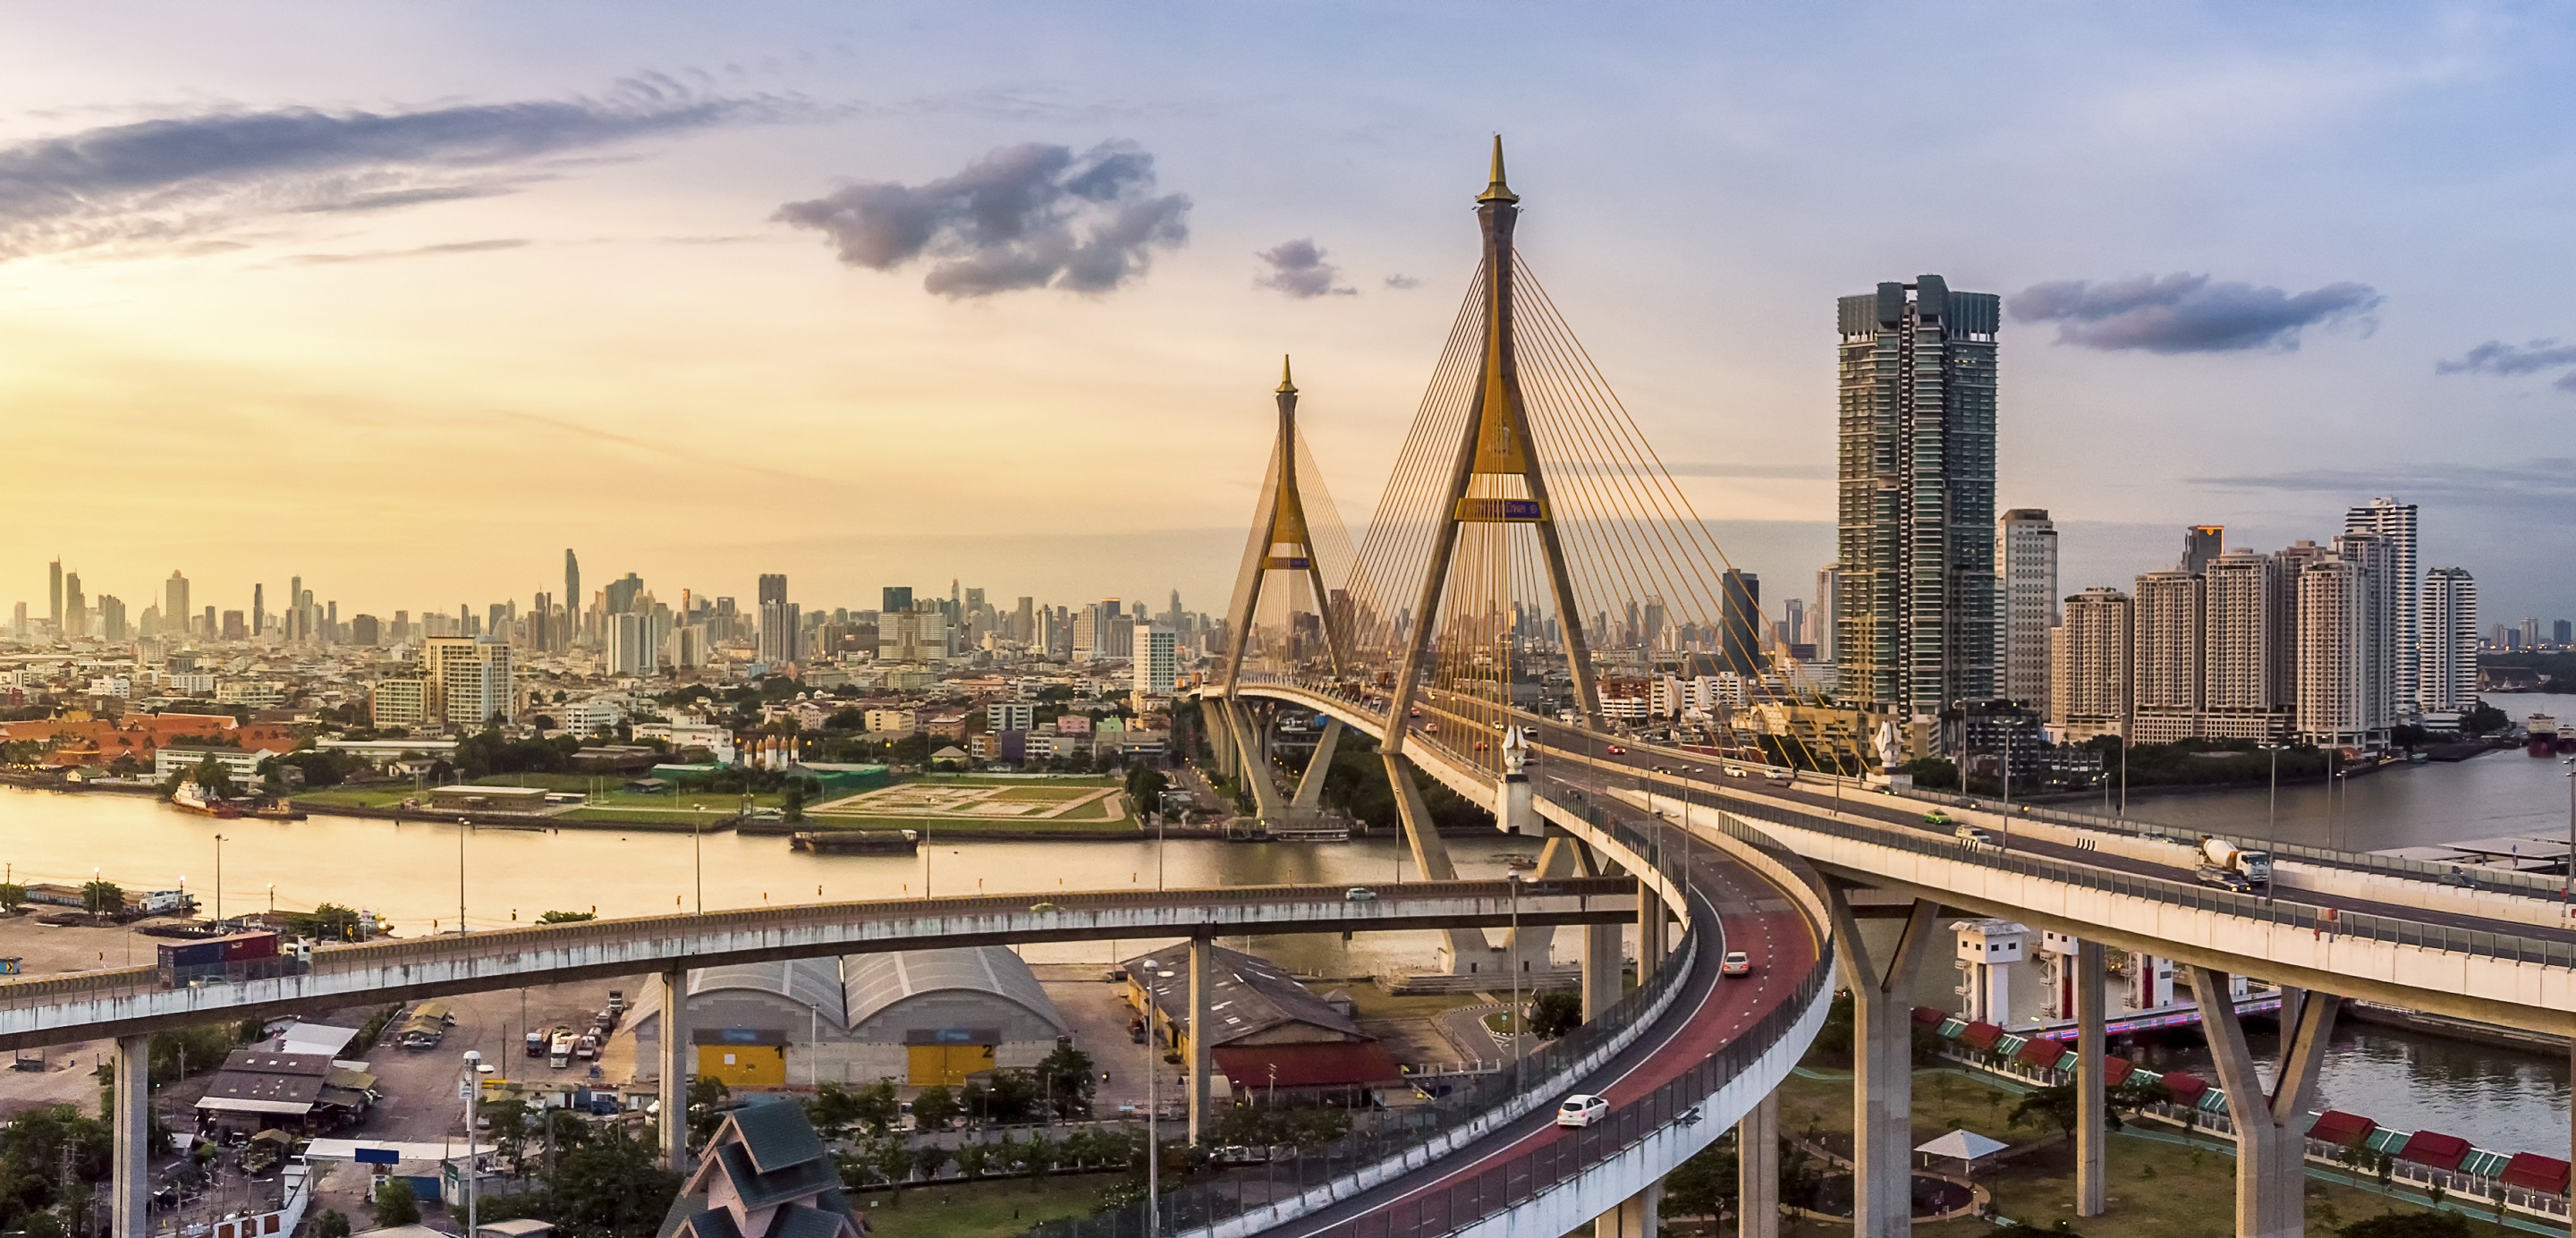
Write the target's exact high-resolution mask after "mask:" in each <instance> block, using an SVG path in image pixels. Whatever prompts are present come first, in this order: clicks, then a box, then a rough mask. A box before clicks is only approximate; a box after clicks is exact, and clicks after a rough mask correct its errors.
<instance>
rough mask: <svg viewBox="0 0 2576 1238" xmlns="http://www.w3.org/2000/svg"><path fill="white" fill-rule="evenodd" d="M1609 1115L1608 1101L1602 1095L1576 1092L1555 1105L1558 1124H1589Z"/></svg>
mask: <svg viewBox="0 0 2576 1238" xmlns="http://www.w3.org/2000/svg"><path fill="white" fill-rule="evenodd" d="M1609 1116H1610V1102H1609V1101H1608V1100H1606V1099H1603V1098H1602V1097H1598V1096H1593V1095H1589V1094H1587V1093H1582V1092H1577V1093H1575V1094H1574V1095H1572V1096H1568V1097H1566V1098H1565V1103H1564V1104H1562V1105H1558V1106H1557V1107H1556V1124H1557V1125H1559V1126H1590V1125H1592V1124H1593V1123H1595V1122H1598V1121H1600V1120H1601V1119H1603V1118H1606V1117H1609Z"/></svg>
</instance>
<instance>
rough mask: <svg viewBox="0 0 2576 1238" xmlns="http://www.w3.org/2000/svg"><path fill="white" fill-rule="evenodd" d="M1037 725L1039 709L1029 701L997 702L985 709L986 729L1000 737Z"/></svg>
mask: <svg viewBox="0 0 2576 1238" xmlns="http://www.w3.org/2000/svg"><path fill="white" fill-rule="evenodd" d="M1036 725H1037V708H1036V707H1035V706H1033V705H1031V704H1029V703H1028V702H1027V701H995V702H993V703H992V704H990V705H987V706H985V707H984V729H985V730H987V731H991V732H992V733H993V734H995V735H999V734H1001V733H1003V732H1005V731H1026V730H1029V729H1031V728H1033V727H1035V726H1036Z"/></svg>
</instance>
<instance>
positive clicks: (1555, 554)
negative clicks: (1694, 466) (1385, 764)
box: [1385, 134, 1601, 756]
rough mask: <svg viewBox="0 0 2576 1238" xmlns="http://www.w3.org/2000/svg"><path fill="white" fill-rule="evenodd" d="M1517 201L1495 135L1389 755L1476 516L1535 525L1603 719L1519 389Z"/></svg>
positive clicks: (1578, 688) (1596, 719) (1583, 684)
mask: <svg viewBox="0 0 2576 1238" xmlns="http://www.w3.org/2000/svg"><path fill="white" fill-rule="evenodd" d="M1520 200H1521V199H1520V195H1519V194H1516V193H1513V192H1512V190H1511V186H1510V185H1509V184H1507V183H1505V181H1504V177H1503V139H1502V136H1501V135H1500V134H1497V135H1495V137H1494V167H1493V179H1492V181H1491V182H1490V183H1489V184H1487V185H1486V186H1485V192H1484V193H1482V194H1479V195H1477V197H1476V223H1477V226H1478V228H1479V229H1480V230H1481V231H1482V232H1483V234H1484V261H1483V270H1482V272H1481V280H1480V284H1479V286H1480V287H1481V288H1482V289H1483V291H1484V297H1483V302H1482V307H1481V308H1482V312H1483V317H1484V324H1483V330H1482V333H1481V336H1480V339H1481V340H1482V343H1483V347H1482V350H1481V354H1480V355H1479V357H1478V360H1477V373H1476V384H1475V387H1474V389H1473V392H1472V394H1471V396H1470V397H1469V398H1470V401H1471V403H1470V404H1469V406H1468V410H1467V417H1466V420H1465V427H1466V429H1465V433H1464V434H1463V435H1461V436H1460V438H1459V440H1458V450H1457V456H1456V459H1455V460H1454V462H1453V463H1452V466H1451V468H1450V471H1449V480H1448V488H1447V490H1446V491H1445V493H1444V495H1443V499H1444V501H1443V502H1442V503H1441V505H1440V508H1439V514H1438V516H1437V517H1436V519H1437V520H1438V528H1437V530H1436V531H1435V532H1434V534H1433V539H1432V543H1431V555H1430V560H1429V563H1428V565H1427V566H1426V568H1425V570H1424V572H1423V577H1422V589H1421V592H1420V595H1419V597H1418V598H1417V600H1416V601H1415V603H1414V607H1413V610H1412V612H1411V614H1412V616H1413V624H1412V627H1411V629H1410V630H1409V632H1408V633H1407V635H1406V638H1405V641H1404V652H1403V656H1402V657H1401V658H1400V659H1399V660H1398V662H1397V665H1396V672H1395V683H1394V687H1393V692H1392V699H1390V700H1389V701H1388V703H1387V718H1388V720H1389V721H1388V726H1387V737H1386V744H1385V751H1386V753H1387V754H1388V755H1389V756H1395V755H1398V754H1400V753H1402V752H1403V751H1404V742H1405V730H1406V727H1405V719H1406V718H1407V716H1408V715H1409V713H1410V711H1411V709H1412V707H1413V698H1414V693H1415V690H1416V688H1417V686H1418V684H1419V681H1420V679H1421V677H1422V663H1423V658H1424V657H1425V656H1426V655H1427V654H1428V653H1429V652H1430V648H1431V639H1432V636H1433V633H1434V631H1435V629H1437V628H1438V627H1439V620H1438V617H1439V615H1440V604H1441V599H1442V597H1443V595H1444V593H1445V592H1446V590H1447V589H1448V587H1449V577H1450V569H1451V562H1452V560H1453V559H1454V558H1455V557H1456V555H1457V550H1458V540H1459V535H1460V532H1461V530H1462V529H1463V528H1464V527H1465V526H1467V525H1470V524H1503V525H1511V524H1526V525H1528V526H1530V527H1531V528H1532V529H1533V530H1535V531H1536V533H1537V534H1538V543H1539V549H1540V552H1541V554H1542V556H1543V558H1544V559H1545V561H1546V566H1547V583H1548V591H1549V593H1550V595H1551V598H1550V600H1551V601H1552V602H1553V604H1554V606H1555V609H1556V613H1557V616H1558V626H1559V628H1560V629H1561V630H1562V632H1563V637H1564V644H1565V662H1566V670H1567V673H1568V674H1569V675H1570V676H1572V678H1573V680H1574V695H1575V704H1576V708H1577V709H1578V710H1580V711H1581V713H1582V716H1583V719H1584V721H1585V722H1586V723H1587V724H1588V725H1594V726H1597V725H1599V724H1600V720H1601V692H1600V689H1599V687H1598V685H1597V684H1595V682H1594V680H1593V670H1592V656H1591V650H1590V649H1589V648H1588V646H1587V643H1586V640H1585V637H1584V632H1583V608H1582V605H1581V604H1580V603H1579V602H1578V601H1577V600H1576V598H1575V594H1574V575H1573V572H1572V571H1571V570H1570V569H1569V567H1568V566H1567V564H1566V559H1565V543H1564V541H1563V539H1561V538H1560V537H1559V536H1558V534H1557V524H1556V511H1555V509H1554V508H1553V507H1551V506H1550V505H1549V502H1548V491H1547V478H1546V476H1545V474H1544V473H1543V472H1542V471H1541V470H1540V468H1539V453H1538V451H1537V448H1536V445H1535V444H1534V443H1533V441H1532V439H1531V437H1530V418H1529V408H1528V404H1527V402H1526V401H1525V400H1524V399H1523V398H1522V396H1521V373H1520V357H1519V354H1518V352H1517V350H1516V347H1515V345H1514V342H1513V334H1512V273H1513V266H1512V230H1513V228H1514V226H1515V225H1516V224H1517V223H1518V222H1519V220H1520V213H1521V210H1520ZM1506 703H1508V702H1506Z"/></svg>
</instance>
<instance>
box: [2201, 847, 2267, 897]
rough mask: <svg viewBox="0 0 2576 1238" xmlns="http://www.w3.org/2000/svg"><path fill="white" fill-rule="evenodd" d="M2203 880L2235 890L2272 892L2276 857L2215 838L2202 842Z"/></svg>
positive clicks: (2205, 882)
mask: <svg viewBox="0 0 2576 1238" xmlns="http://www.w3.org/2000/svg"><path fill="white" fill-rule="evenodd" d="M2200 880H2201V883H2202V884H2204V885H2214V886H2221V887H2224V888H2227V889H2234V890H2254V889H2261V890H2267V891H2268V890H2270V889H2271V888H2272V853H2271V852H2269V851H2249V850H2247V849H2245V848H2243V847H2239V846H2237V845H2236V844H2235V843H2232V842H2229V841H2227V840H2226V839H2224V838H2220V837H2217V836H2215V835H2203V836H2202V837H2201V840H2200Z"/></svg>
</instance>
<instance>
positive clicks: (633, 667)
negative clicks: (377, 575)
mask: <svg viewBox="0 0 2576 1238" xmlns="http://www.w3.org/2000/svg"><path fill="white" fill-rule="evenodd" d="M605 626H606V627H607V629H608V665H607V666H606V667H605V668H603V669H604V671H605V672H606V673H607V674H609V675H611V676H631V677H633V678H637V679H643V678H649V677H650V676H651V675H652V674H653V673H654V672H655V671H658V670H660V669H662V658H661V652H662V642H661V640H660V639H659V637H660V633H658V632H656V631H655V630H654V629H655V627H656V626H657V625H656V624H655V623H654V622H653V616H651V615H649V614H643V613H640V612H636V611H628V612H627V613H625V614H622V615H610V616H608V617H607V622H606V624H605ZM433 639H440V640H448V639H460V638H454V637H437V638H433Z"/></svg>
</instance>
